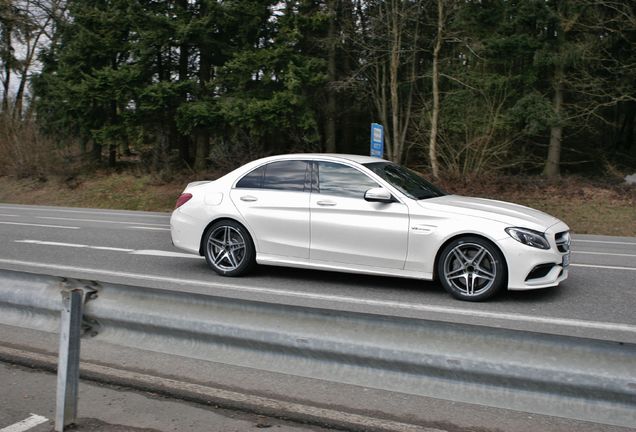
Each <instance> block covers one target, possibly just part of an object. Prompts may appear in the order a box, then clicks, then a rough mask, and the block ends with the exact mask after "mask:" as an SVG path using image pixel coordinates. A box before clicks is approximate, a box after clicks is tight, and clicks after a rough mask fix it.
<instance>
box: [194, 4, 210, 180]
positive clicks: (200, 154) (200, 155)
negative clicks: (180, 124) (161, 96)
mask: <svg viewBox="0 0 636 432" xmlns="http://www.w3.org/2000/svg"><path fill="white" fill-rule="evenodd" d="M200 11H201V12H200V13H201V17H202V18H203V17H205V16H206V15H207V14H208V8H207V4H206V2H205V1H202V2H201V9H200ZM211 68H212V59H211V55H210V47H209V46H208V45H207V44H206V43H204V42H200V43H199V98H200V99H205V98H206V97H207V85H208V82H209V81H210V77H211ZM195 135H196V136H195V145H196V150H195V155H194V169H195V170H196V171H203V170H205V168H206V166H207V159H208V156H209V154H210V131H209V130H208V128H207V127H206V126H202V127H199V128H197V129H196V131H195Z"/></svg>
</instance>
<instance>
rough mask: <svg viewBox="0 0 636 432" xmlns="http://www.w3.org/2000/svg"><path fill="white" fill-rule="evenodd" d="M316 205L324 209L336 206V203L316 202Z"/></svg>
mask: <svg viewBox="0 0 636 432" xmlns="http://www.w3.org/2000/svg"><path fill="white" fill-rule="evenodd" d="M316 204H318V205H319V206H323V207H332V206H335V205H336V203H335V202H333V201H318V202H316Z"/></svg>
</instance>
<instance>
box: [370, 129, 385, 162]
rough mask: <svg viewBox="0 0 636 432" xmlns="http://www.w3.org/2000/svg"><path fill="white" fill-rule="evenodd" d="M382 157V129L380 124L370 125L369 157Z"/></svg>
mask: <svg viewBox="0 0 636 432" xmlns="http://www.w3.org/2000/svg"><path fill="white" fill-rule="evenodd" d="M383 156H384V128H383V127H382V125H381V124H378V123H371V157H379V158H382V157H383Z"/></svg>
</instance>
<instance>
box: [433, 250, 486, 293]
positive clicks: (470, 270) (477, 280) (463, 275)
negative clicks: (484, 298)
mask: <svg viewBox="0 0 636 432" xmlns="http://www.w3.org/2000/svg"><path fill="white" fill-rule="evenodd" d="M443 277H444V279H445V280H446V282H447V284H448V285H450V286H452V287H453V288H454V289H456V290H457V291H459V292H460V293H461V294H462V295H463V296H466V297H473V296H479V295H480V294H482V293H484V292H486V291H488V290H489V289H490V288H491V287H492V286H493V284H494V283H495V279H496V277H497V262H496V261H495V259H494V258H493V256H492V254H491V253H490V252H489V251H488V249H486V248H485V247H484V246H482V245H479V244H476V243H462V244H459V245H457V246H455V247H454V248H453V249H452V250H451V251H450V252H449V253H448V254H447V255H446V259H445V260H444V266H443Z"/></svg>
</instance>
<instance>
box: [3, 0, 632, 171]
mask: <svg viewBox="0 0 636 432" xmlns="http://www.w3.org/2000/svg"><path fill="white" fill-rule="evenodd" d="M635 6H636V4H635V3H634V2H633V1H630V0H275V1H274V0H0V77H1V87H2V88H0V92H1V108H0V111H1V112H0V171H3V173H4V174H12V175H17V176H21V177H26V176H38V175H41V174H42V173H41V171H42V170H45V169H47V167H50V166H51V164H52V163H55V164H64V163H75V164H77V163H80V164H82V165H84V166H89V167H95V166H101V167H117V166H118V165H119V164H122V163H128V162H129V161H137V162H139V163H141V165H142V166H144V167H145V168H146V169H148V170H149V171H154V172H160V171H165V170H172V171H175V170H176V171H179V170H187V171H189V172H204V171H206V170H221V171H227V170H229V169H231V168H234V167H236V166H238V165H240V164H241V163H244V162H246V161H248V160H252V159H255V158H257V157H260V156H264V155H270V154H278V153H287V152H323V151H324V152H338V153H357V154H368V152H369V130H370V124H371V123H372V122H377V123H380V124H382V125H383V126H384V130H385V155H384V157H385V158H386V159H389V160H392V161H395V162H398V163H403V164H406V165H409V166H411V167H414V168H416V169H419V170H420V171H424V172H426V173H427V174H428V175H429V176H431V177H439V176H441V175H446V174H448V175H454V176H464V175H475V174H483V173H505V174H507V175H511V174H512V175H516V174H519V173H521V174H537V175H543V176H545V177H548V178H555V177H558V176H560V175H562V174H568V173H576V174H583V175H602V174H603V173H605V172H607V171H608V170H609V171H620V172H624V173H630V174H631V173H632V172H633V170H634V169H636V141H635V138H634V133H635V129H636V49H635V48H636V14H635ZM630 170H631V171H630ZM3 173H0V175H1V174H3Z"/></svg>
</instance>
